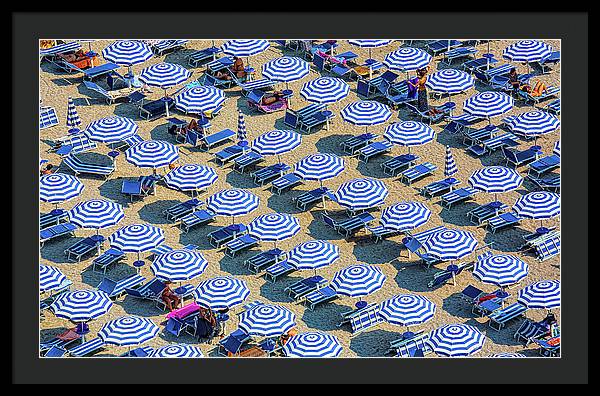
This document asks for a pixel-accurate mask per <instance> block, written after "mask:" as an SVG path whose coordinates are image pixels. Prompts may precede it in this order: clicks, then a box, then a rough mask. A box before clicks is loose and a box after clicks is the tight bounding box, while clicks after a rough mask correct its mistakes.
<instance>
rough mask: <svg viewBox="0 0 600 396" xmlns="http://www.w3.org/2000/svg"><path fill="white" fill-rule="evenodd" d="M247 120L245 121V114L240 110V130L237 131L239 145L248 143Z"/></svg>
mask: <svg viewBox="0 0 600 396" xmlns="http://www.w3.org/2000/svg"><path fill="white" fill-rule="evenodd" d="M246 136H247V132H246V120H245V119H244V114H243V113H242V112H241V111H240V110H238V130H237V138H238V143H241V142H246Z"/></svg>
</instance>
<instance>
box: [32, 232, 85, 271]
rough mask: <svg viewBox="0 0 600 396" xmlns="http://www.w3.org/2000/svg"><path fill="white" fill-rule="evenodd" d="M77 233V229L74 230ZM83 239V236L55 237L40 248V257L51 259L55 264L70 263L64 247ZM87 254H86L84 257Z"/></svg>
mask: <svg viewBox="0 0 600 396" xmlns="http://www.w3.org/2000/svg"><path fill="white" fill-rule="evenodd" d="M75 233H76V234H77V231H75ZM82 239H84V238H83V237H70V238H69V237H65V238H57V239H54V240H52V241H48V242H46V243H45V244H44V246H43V247H42V248H41V249H40V255H41V257H42V259H44V260H48V261H51V262H52V263H56V264H71V265H73V264H74V263H73V262H72V261H69V260H67V255H66V254H65V253H64V251H65V249H67V248H69V247H70V246H73V245H74V244H75V243H77V242H79V241H81V240H82ZM87 257H88V256H87V255H86V258H87Z"/></svg>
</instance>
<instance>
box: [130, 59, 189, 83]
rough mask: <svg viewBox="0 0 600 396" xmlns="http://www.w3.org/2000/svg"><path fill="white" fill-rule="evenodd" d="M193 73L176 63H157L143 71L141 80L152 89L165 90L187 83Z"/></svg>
mask: <svg viewBox="0 0 600 396" xmlns="http://www.w3.org/2000/svg"><path fill="white" fill-rule="evenodd" d="M191 76H192V73H191V72H190V71H189V70H188V69H186V68H185V67H183V66H180V65H177V64H174V63H166V62H163V63H157V64H154V65H152V66H148V67H146V68H144V69H143V70H142V72H141V73H140V76H139V79H140V81H141V82H143V83H145V84H148V85H150V86H152V87H159V88H162V89H164V90H166V89H167V88H171V87H174V86H175V85H178V84H181V83H183V82H185V80H187V79H188V78H190V77H191Z"/></svg>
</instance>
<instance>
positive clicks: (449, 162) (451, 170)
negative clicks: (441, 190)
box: [444, 146, 458, 177]
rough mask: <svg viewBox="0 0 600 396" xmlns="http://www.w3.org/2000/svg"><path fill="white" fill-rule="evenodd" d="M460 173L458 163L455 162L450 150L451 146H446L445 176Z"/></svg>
mask: <svg viewBox="0 0 600 396" xmlns="http://www.w3.org/2000/svg"><path fill="white" fill-rule="evenodd" d="M457 172H458V167H457V166H456V161H454V156H453V155H452V151H451V150H450V146H446V159H445V161H444V176H446V177H448V176H452V175H454V174H455V173H457Z"/></svg>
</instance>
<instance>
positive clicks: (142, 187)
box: [121, 176, 158, 202]
mask: <svg viewBox="0 0 600 396" xmlns="http://www.w3.org/2000/svg"><path fill="white" fill-rule="evenodd" d="M157 182H158V178H155V177H153V176H140V177H139V178H138V179H137V180H123V183H122V184H121V194H125V195H128V196H129V198H130V200H131V202H133V199H134V198H136V197H138V198H143V197H147V196H148V195H150V194H154V189H155V186H156V183H157Z"/></svg>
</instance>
